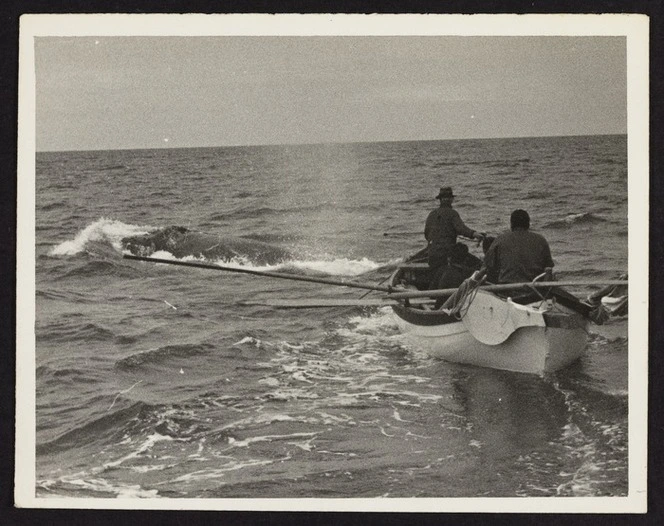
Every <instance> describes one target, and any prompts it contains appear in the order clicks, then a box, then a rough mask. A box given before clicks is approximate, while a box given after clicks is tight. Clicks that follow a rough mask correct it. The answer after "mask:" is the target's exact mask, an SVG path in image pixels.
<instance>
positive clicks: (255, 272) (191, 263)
mask: <svg viewBox="0 0 664 526" xmlns="http://www.w3.org/2000/svg"><path fill="white" fill-rule="evenodd" d="M122 257H124V258H125V259H134V260H136V261H148V262H150V263H164V264H166V265H178V266H181V267H193V268H203V269H207V270H221V271H225V272H237V273H239V274H252V275H254V276H263V277H268V278H280V279H290V280H293V281H308V282H311V283H322V284H323V285H335V286H340V287H350V288H355V289H365V290H376V291H378V292H392V290H394V289H392V288H391V287H379V286H376V285H369V284H365V283H354V282H352V281H341V280H334V279H326V278H314V277H311V276H296V275H293V274H284V273H282V272H270V271H264V270H252V269H248V268H236V267H225V266H222V265H209V264H206V263H196V262H194V261H178V260H173V259H161V258H150V257H143V256H134V255H132V254H124V255H123V256H122Z"/></svg>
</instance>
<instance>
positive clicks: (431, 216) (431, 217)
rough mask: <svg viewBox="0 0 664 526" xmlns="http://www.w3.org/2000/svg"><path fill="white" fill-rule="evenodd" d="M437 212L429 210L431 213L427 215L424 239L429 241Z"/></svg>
mask: <svg viewBox="0 0 664 526" xmlns="http://www.w3.org/2000/svg"><path fill="white" fill-rule="evenodd" d="M435 213H436V211H435V210H433V211H431V212H429V215H428V216H427V220H426V222H425V223H424V239H426V240H427V241H429V235H430V234H431V223H432V221H433V220H434V214H435Z"/></svg>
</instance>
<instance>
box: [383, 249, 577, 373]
mask: <svg viewBox="0 0 664 526" xmlns="http://www.w3.org/2000/svg"><path fill="white" fill-rule="evenodd" d="M429 277H430V276H429V270H428V266H427V265H426V264H423V263H420V264H417V263H415V264H413V263H412V262H411V263H406V264H404V265H401V266H400V267H399V268H398V269H397V270H396V271H395V273H394V274H393V275H392V279H391V284H392V285H393V286H395V287H396V286H400V285H404V284H405V285H411V286H412V285H413V284H415V285H416V286H417V288H418V289H420V290H421V289H422V287H423V286H426V284H427V283H428V280H429ZM566 295H567V293H565V292H564V291H562V290H561V291H558V292H557V293H555V294H553V297H552V299H549V300H541V299H537V301H534V302H533V303H531V304H520V303H515V302H514V301H512V300H511V299H509V298H505V297H501V296H498V295H496V294H494V293H492V292H488V291H484V290H473V291H472V292H471V293H468V294H466V295H465V296H464V297H461V298H459V300H458V301H459V302H460V305H459V306H458V313H459V315H460V316H461V318H462V320H461V321H460V320H459V319H458V318H457V317H455V316H452V315H448V314H447V313H446V311H444V310H440V309H425V308H422V306H418V305H411V304H409V303H408V302H404V303H401V304H399V305H393V306H392V309H393V311H394V317H395V318H396V322H397V324H398V326H399V328H400V329H401V332H402V333H403V334H404V337H405V339H406V340H407V341H408V342H409V343H411V344H412V345H414V346H416V347H418V348H419V349H422V350H424V351H425V352H427V353H428V354H429V355H430V356H433V357H437V358H442V359H444V360H447V361H450V362H456V363H463V364H469V365H476V366H480V367H490V368H493V369H503V370H508V371H515V372H522V373H533V374H540V375H542V374H545V373H550V372H554V371H557V370H559V369H562V368H564V367H566V366H567V365H569V364H571V363H572V362H574V361H575V360H577V359H579V358H580V357H581V356H582V355H583V353H584V352H585V349H586V346H587V337H588V332H587V328H588V321H587V319H586V317H584V316H583V315H582V314H581V313H580V312H579V310H578V308H577V309H573V308H572V306H571V305H570V306H566V304H569V302H570V298H569V295H568V296H567V297H566ZM571 300H572V304H573V305H574V306H576V307H578V305H577V302H578V301H577V300H576V299H575V298H573V297H572V298H571Z"/></svg>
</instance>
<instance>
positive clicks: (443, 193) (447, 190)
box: [436, 186, 454, 199]
mask: <svg viewBox="0 0 664 526" xmlns="http://www.w3.org/2000/svg"><path fill="white" fill-rule="evenodd" d="M443 197H454V194H453V193H452V187H451V186H443V187H442V188H441V189H440V192H438V195H437V196H436V199H440V198H443Z"/></svg>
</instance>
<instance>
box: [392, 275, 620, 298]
mask: <svg viewBox="0 0 664 526" xmlns="http://www.w3.org/2000/svg"><path fill="white" fill-rule="evenodd" d="M609 285H627V280H606V281H539V282H535V283H533V282H530V281H526V282H523V283H502V284H499V285H482V286H480V287H479V288H480V289H482V290H489V291H497V290H516V289H524V288H533V287H534V288H547V287H575V286H598V287H607V286H609ZM456 291H457V289H434V290H406V291H402V292H392V293H391V294H389V295H388V296H385V297H386V298H387V299H395V300H396V299H410V298H438V297H441V296H449V295H450V294H453V293H455V292H456Z"/></svg>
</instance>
